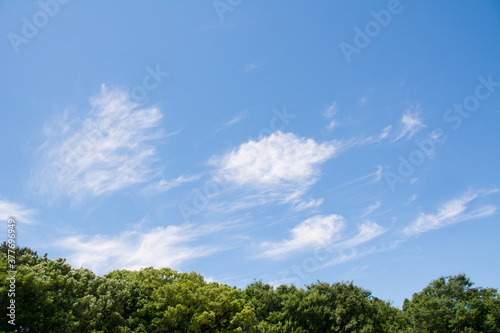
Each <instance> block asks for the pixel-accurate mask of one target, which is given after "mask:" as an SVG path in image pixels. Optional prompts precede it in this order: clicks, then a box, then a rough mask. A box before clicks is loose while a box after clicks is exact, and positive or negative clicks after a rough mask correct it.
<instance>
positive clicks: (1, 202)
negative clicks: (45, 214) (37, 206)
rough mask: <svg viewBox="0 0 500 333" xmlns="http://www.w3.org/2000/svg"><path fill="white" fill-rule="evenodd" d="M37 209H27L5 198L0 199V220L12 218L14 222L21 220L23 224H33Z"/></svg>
mask: <svg viewBox="0 0 500 333" xmlns="http://www.w3.org/2000/svg"><path fill="white" fill-rule="evenodd" d="M36 213H37V211H36V210H34V209H28V208H25V207H24V206H22V205H20V204H17V203H14V202H10V201H8V200H6V199H0V220H2V221H7V219H9V218H14V219H15V220H16V222H21V223H25V224H34V223H35V219H34V218H33V216H34V215H36Z"/></svg>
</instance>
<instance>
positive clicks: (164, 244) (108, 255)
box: [57, 224, 223, 274]
mask: <svg viewBox="0 0 500 333" xmlns="http://www.w3.org/2000/svg"><path fill="white" fill-rule="evenodd" d="M135 229H136V230H133V231H125V232H122V233H121V234H119V235H118V236H115V237H110V236H103V235H96V236H94V237H91V238H86V237H83V236H72V237H67V238H65V239H63V240H61V241H60V242H58V244H57V245H58V246H61V247H63V248H65V249H69V250H70V251H71V252H72V253H71V254H70V256H69V261H70V262H71V263H72V264H73V265H75V266H76V267H86V268H89V269H91V270H93V271H94V272H97V273H99V274H102V273H106V272H109V271H112V270H114V269H130V270H139V269H141V268H144V267H150V266H153V267H156V268H161V267H179V266H180V265H181V264H183V263H185V262H186V261H188V260H191V259H195V258H200V257H206V256H209V255H211V254H213V253H215V252H217V251H221V250H223V248H222V247H220V246H208V245H190V243H191V242H194V241H197V240H198V239H199V238H200V237H201V236H203V235H207V234H210V233H213V232H216V231H219V230H221V226H205V227H200V226H194V225H189V224H187V225H181V226H173V225H171V226H166V227H157V228H154V229H152V230H150V231H148V232H142V231H140V230H141V229H144V227H140V228H135Z"/></svg>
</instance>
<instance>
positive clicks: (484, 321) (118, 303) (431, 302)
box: [0, 243, 500, 333]
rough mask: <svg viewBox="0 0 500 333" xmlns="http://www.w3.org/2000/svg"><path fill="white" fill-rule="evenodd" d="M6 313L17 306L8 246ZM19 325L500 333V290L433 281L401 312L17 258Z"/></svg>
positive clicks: (335, 291)
mask: <svg viewBox="0 0 500 333" xmlns="http://www.w3.org/2000/svg"><path fill="white" fill-rule="evenodd" d="M0 247H1V250H2V251H1V253H0V265H1V268H2V269H1V270H0V289H1V293H0V305H1V307H2V308H3V309H6V308H7V306H8V305H9V302H10V297H9V296H8V291H9V283H10V282H9V280H7V277H8V276H7V275H8V273H7V271H8V270H7V263H8V260H7V259H8V258H7V255H6V253H7V244H6V243H3V244H2V245H1V246H0ZM15 257H16V275H15V280H16V282H15V283H16V289H15V300H16V303H15V304H16V317H15V325H12V324H11V323H12V322H11V323H9V322H8V320H7V319H8V318H7V319H5V318H4V320H2V322H1V324H0V332H16V331H17V332H39V333H44V332H148V333H149V332H295V333H299V332H500V297H499V293H498V291H497V290H496V289H493V288H481V287H473V283H472V282H471V281H470V279H469V278H468V277H467V276H465V275H463V274H461V275H457V276H447V277H441V278H439V279H437V280H434V281H432V282H431V283H430V284H429V285H428V286H427V287H425V288H424V289H423V290H422V291H421V292H419V293H415V294H413V297H412V299H411V300H408V299H406V300H405V302H404V305H403V309H402V310H400V309H398V308H396V307H394V306H392V305H391V304H390V303H389V302H385V301H383V300H380V299H378V298H376V297H374V296H372V294H371V292H370V291H368V290H365V289H363V288H360V287H357V286H355V285H354V284H353V283H352V282H337V283H333V284H330V283H327V282H320V281H318V282H317V283H313V284H311V285H307V286H305V288H304V289H299V288H297V287H296V286H293V285H292V286H288V285H281V286H279V287H276V288H275V287H273V286H271V285H269V284H266V283H263V282H262V281H255V282H254V283H252V284H250V285H248V286H247V287H246V288H245V289H244V290H240V289H238V288H235V287H231V286H228V285H226V284H219V283H217V282H207V281H206V280H205V279H204V278H203V276H201V275H200V274H197V273H194V272H192V273H180V272H177V271H175V270H172V269H169V268H160V269H155V268H152V267H148V268H144V269H141V270H139V271H128V270H116V271H113V272H111V273H109V274H106V275H105V276H96V275H95V274H94V273H93V272H92V271H90V270H88V269H85V268H77V269H75V268H71V266H70V265H69V264H68V263H67V262H66V260H65V259H62V258H59V259H56V260H50V259H48V258H47V255H44V256H42V257H41V256H39V255H38V254H37V252H35V251H33V250H31V249H29V248H22V249H20V248H16V249H15Z"/></svg>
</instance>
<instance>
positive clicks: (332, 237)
mask: <svg viewBox="0 0 500 333" xmlns="http://www.w3.org/2000/svg"><path fill="white" fill-rule="evenodd" d="M344 227H345V221H344V218H342V216H339V215H328V216H321V215H316V216H314V217H312V218H310V219H307V220H305V221H304V222H302V223H300V224H299V225H297V226H296V227H294V228H293V229H292V230H291V231H290V234H291V237H290V239H288V240H284V241H282V242H278V243H263V244H262V247H263V248H265V249H266V250H265V251H264V252H263V253H262V256H264V257H271V258H274V259H279V258H281V257H283V256H285V255H287V254H288V253H290V252H292V251H297V250H302V249H310V248H314V247H318V246H321V245H322V244H327V243H330V242H333V241H336V240H338V239H339V238H340V232H341V231H342V230H343V229H344Z"/></svg>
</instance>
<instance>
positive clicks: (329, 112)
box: [323, 101, 338, 119]
mask: <svg viewBox="0 0 500 333" xmlns="http://www.w3.org/2000/svg"><path fill="white" fill-rule="evenodd" d="M337 111H338V107H337V102H336V101H334V102H333V103H332V104H331V105H330V106H329V107H328V108H326V110H325V112H323V116H325V118H326V119H331V118H333V117H334V116H335V115H336V114H337Z"/></svg>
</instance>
